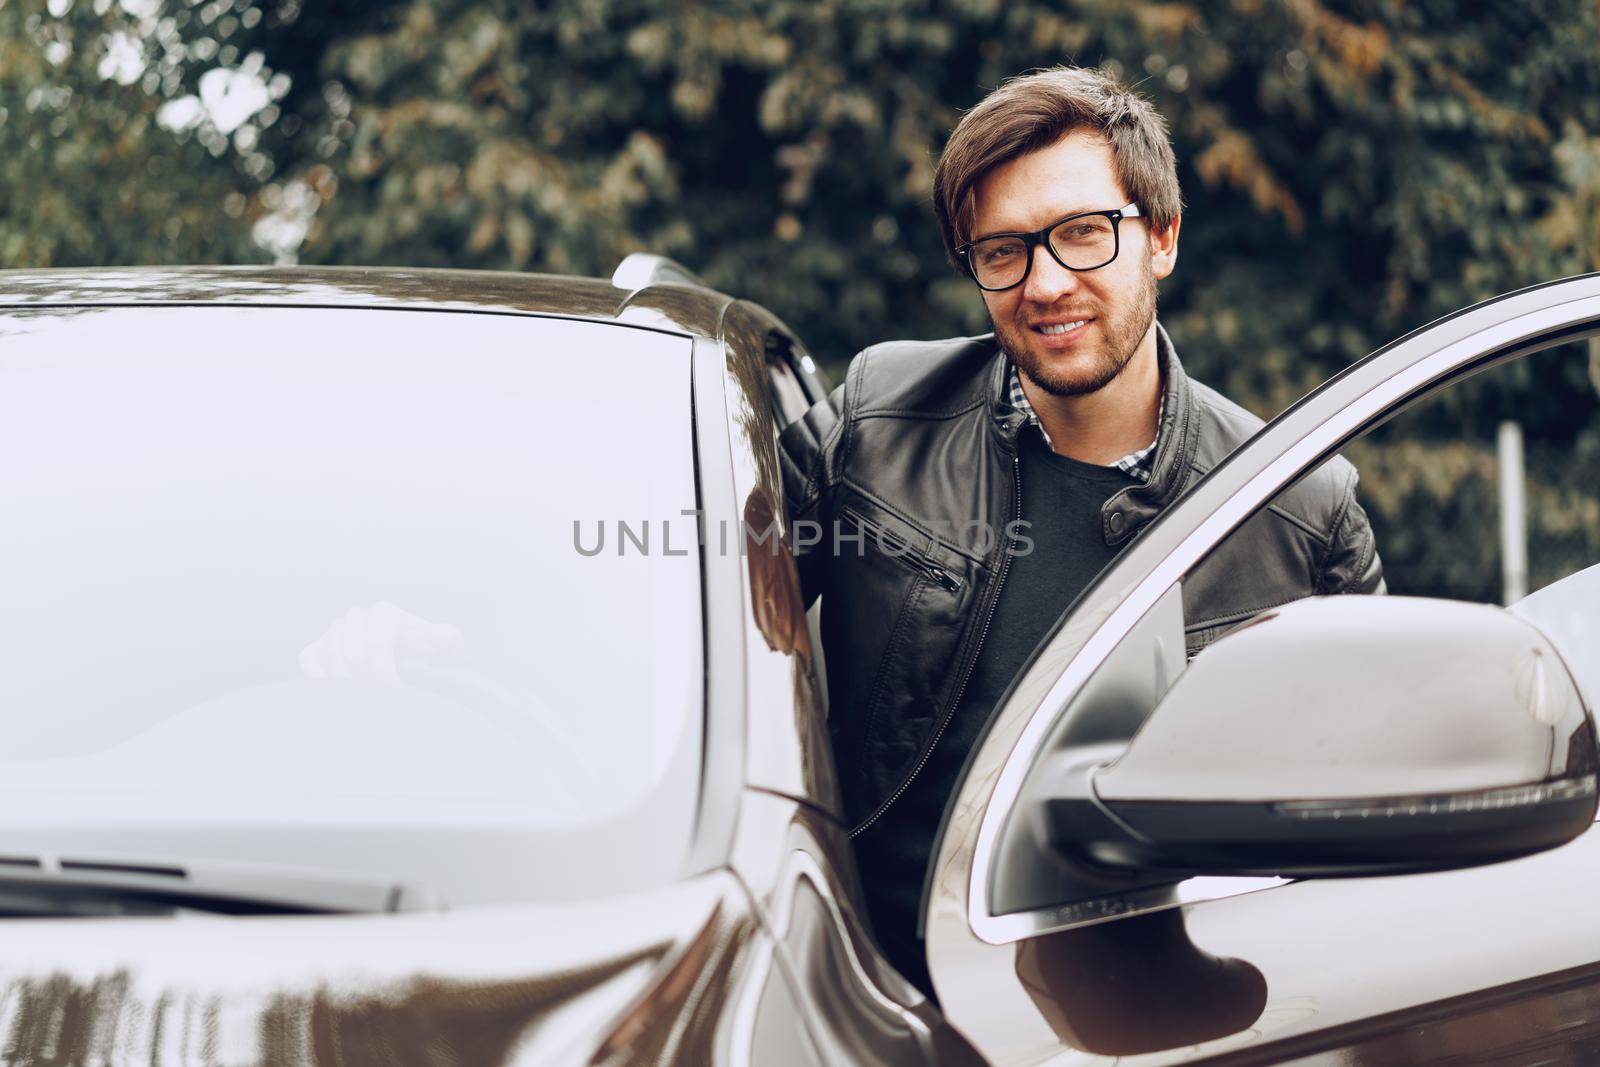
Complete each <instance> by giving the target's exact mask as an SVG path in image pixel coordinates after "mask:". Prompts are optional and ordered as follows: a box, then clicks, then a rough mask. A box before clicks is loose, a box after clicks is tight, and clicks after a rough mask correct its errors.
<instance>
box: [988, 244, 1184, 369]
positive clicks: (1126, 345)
mask: <svg viewBox="0 0 1600 1067" xmlns="http://www.w3.org/2000/svg"><path fill="white" fill-rule="evenodd" d="M1155 317H1156V277H1155V273H1154V271H1152V270H1151V268H1150V265H1149V264H1148V263H1146V264H1145V265H1144V277H1143V278H1142V279H1141V284H1140V286H1139V291H1138V294H1137V295H1136V296H1135V298H1134V301H1133V303H1132V304H1130V305H1129V306H1128V308H1127V311H1126V312H1125V313H1124V314H1122V315H1114V314H1113V315H1101V316H1099V317H1097V318H1096V320H1095V323H1096V325H1097V326H1098V327H1099V328H1100V329H1101V330H1102V331H1103V333H1104V335H1105V343H1104V346H1103V347H1101V348H1100V349H1099V350H1098V351H1095V352H1092V353H1083V354H1081V355H1078V356H1075V357H1074V359H1073V363H1074V364H1075V365H1074V366H1067V367H1052V366H1050V365H1048V364H1047V363H1046V362H1045V361H1044V360H1043V359H1041V358H1040V357H1039V356H1038V354H1037V353H1035V352H1034V351H1033V349H1032V347H1031V346H1030V345H1029V344H1028V343H1027V342H1028V338H1029V337H1030V336H1031V335H1032V333H1033V331H1032V330H1030V329H1029V328H1028V327H1026V326H1023V325H1019V324H1018V323H1016V322H1010V323H1007V324H1006V325H1005V326H1004V327H1002V326H1001V325H1000V324H999V323H998V322H995V321H994V318H993V316H991V317H990V320H989V321H990V324H991V325H992V326H993V327H994V333H995V339H996V340H997V341H999V343H1000V348H1001V349H1002V350H1003V351H1004V352H1005V354H1006V355H1008V356H1010V357H1011V361H1012V362H1013V363H1015V364H1016V365H1017V367H1018V368H1019V369H1020V370H1021V371H1022V373H1023V374H1025V375H1027V376H1028V379H1029V380H1030V381H1032V382H1033V384H1035V385H1037V386H1038V387H1039V388H1040V389H1043V390H1044V391H1045V392H1047V393H1049V394H1051V395H1052V396H1086V395H1088V394H1090V393H1096V392H1099V391H1100V390H1101V389H1104V388H1105V387H1106V386H1108V385H1110V384H1111V383H1112V382H1114V381H1116V379H1117V375H1119V374H1121V373H1122V370H1123V368H1124V367H1126V366H1127V365H1128V364H1129V362H1131V361H1132V359H1133V357H1134V354H1135V353H1136V352H1138V351H1139V343H1140V342H1141V341H1143V340H1144V337H1145V334H1147V333H1149V332H1150V324H1151V323H1152V322H1154V321H1155Z"/></svg>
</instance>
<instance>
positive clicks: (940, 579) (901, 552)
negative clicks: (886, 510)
mask: <svg viewBox="0 0 1600 1067" xmlns="http://www.w3.org/2000/svg"><path fill="white" fill-rule="evenodd" d="M843 513H844V515H845V517H846V518H850V519H854V520H855V521H856V523H857V524H858V525H859V526H860V527H861V529H862V532H863V533H870V534H871V535H872V538H873V539H874V540H875V541H876V542H877V543H878V547H879V548H880V549H882V550H883V554H884V555H885V556H888V557H889V558H891V559H897V560H899V561H900V562H902V563H904V564H905V565H906V566H908V567H910V568H911V569H912V570H915V571H919V572H921V573H922V574H925V575H927V576H928V578H929V579H930V580H931V581H933V582H934V583H935V584H936V585H938V586H940V587H941V588H943V589H944V590H945V591H947V592H951V593H954V592H958V591H959V590H960V589H961V579H960V578H958V577H957V576H956V575H954V574H951V573H950V572H949V571H947V570H945V569H944V568H943V567H941V566H939V564H937V563H935V562H934V561H933V560H931V559H929V558H928V557H927V556H925V555H923V554H922V553H920V552H918V551H917V550H916V549H915V548H914V547H912V546H911V544H910V543H908V542H907V541H906V539H905V538H903V537H901V536H900V535H899V534H897V533H895V532H894V531H893V530H890V529H889V528H887V527H885V526H881V525H879V524H878V523H875V522H873V521H872V520H871V519H869V518H867V517H866V516H865V515H863V514H861V512H859V511H857V510H856V509H855V508H852V507H845V508H844V509H843ZM889 545H893V546H895V551H892V552H891V551H890V550H889V548H888V547H887V546H889Z"/></svg>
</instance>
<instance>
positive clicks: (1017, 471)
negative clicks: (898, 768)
mask: <svg viewBox="0 0 1600 1067" xmlns="http://www.w3.org/2000/svg"><path fill="white" fill-rule="evenodd" d="M1011 485H1012V493H1011V496H1012V500H1013V501H1014V502H1015V506H1014V507H1013V509H1012V511H1013V516H1014V520H1015V521H1016V522H1021V521H1022V461H1021V460H1020V459H1019V458H1017V457H1016V456H1012V457H1011ZM1015 547H1016V540H1015V538H1012V539H1011V542H1010V544H1009V545H1008V546H1007V551H1006V555H1005V559H1003V560H1001V561H1000V573H999V574H998V575H997V576H996V577H995V583H994V596H993V597H991V598H990V600H989V611H988V613H987V614H986V615H985V616H984V619H983V629H982V630H980V631H979V632H978V643H977V644H976V645H974V646H973V649H972V656H971V657H970V658H969V659H968V660H967V666H966V670H965V671H964V672H963V673H962V675H961V683H960V684H959V685H957V686H956V692H955V698H954V699H952V700H951V701H950V704H949V706H948V707H946V708H945V710H944V714H943V715H941V716H940V717H939V725H938V726H936V727H934V731H933V737H932V738H931V739H929V741H928V743H927V744H926V745H925V746H923V749H922V755H920V756H918V757H917V763H916V766H914V767H912V768H911V773H910V774H908V775H906V777H905V778H904V780H902V781H901V783H900V784H899V786H897V787H896V788H895V791H894V792H893V793H890V794H889V798H888V799H887V800H885V801H884V802H883V803H882V804H879V805H878V810H877V811H875V812H873V813H872V814H871V815H868V816H867V817H866V819H865V820H864V821H863V822H862V823H861V825H860V826H857V827H856V828H855V829H854V830H851V831H850V835H849V836H850V837H851V838H852V839H854V838H856V837H859V836H860V835H861V834H862V833H864V832H865V831H866V829H867V828H868V827H869V826H871V825H872V824H873V823H875V822H877V821H878V820H879V819H881V818H882V817H883V813H884V812H886V811H888V810H889V807H890V805H892V804H893V803H894V802H895V801H896V800H899V799H900V797H901V796H902V795H903V794H904V793H905V791H906V790H907V789H909V788H910V787H911V783H912V782H913V781H915V780H916V777H917V775H918V774H921V773H922V768H923V767H924V766H926V765H927V763H928V759H929V757H931V756H932V755H933V749H934V746H935V745H937V744H938V743H939V738H941V737H943V736H944V732H945V729H946V728H947V727H948V726H949V725H950V720H951V719H952V718H954V717H955V713H956V709H957V708H959V707H960V706H961V698H962V697H963V696H965V695H966V693H967V683H968V682H970V681H971V680H972V672H973V671H974V670H976V669H977V667H978V655H979V653H981V652H982V651H983V642H984V641H985V640H986V639H987V638H988V636H989V626H990V624H992V623H993V622H994V613H995V610H996V609H997V608H999V606H1000V590H1001V589H1002V588H1003V587H1004V586H1005V584H1006V573H1007V572H1008V571H1010V570H1011V551H1010V550H1011V549H1012V548H1015Z"/></svg>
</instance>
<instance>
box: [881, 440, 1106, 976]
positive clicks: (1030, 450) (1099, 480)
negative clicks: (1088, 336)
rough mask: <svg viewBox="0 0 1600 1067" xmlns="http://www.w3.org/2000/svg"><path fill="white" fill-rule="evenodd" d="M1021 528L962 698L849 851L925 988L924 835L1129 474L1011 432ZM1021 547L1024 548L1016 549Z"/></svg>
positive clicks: (1084, 570)
mask: <svg viewBox="0 0 1600 1067" xmlns="http://www.w3.org/2000/svg"><path fill="white" fill-rule="evenodd" d="M1018 453H1019V459H1020V461H1021V466H1020V469H1021V482H1022V486H1021V491H1022V517H1023V520H1024V521H1025V522H1026V523H1027V524H1028V525H1027V526H1025V527H1024V528H1023V532H1024V533H1025V534H1026V536H1027V537H1028V538H1031V539H1032V542H1033V545H1032V551H1028V546H1027V542H1026V541H1024V542H1021V544H1020V547H1019V548H1018V550H1017V552H1016V553H1015V554H1013V555H1012V557H1011V564H1010V569H1009V570H1008V571H1007V572H1006V578H1005V584H1004V585H1003V586H1002V587H1001V589H1000V599H999V601H998V603H997V604H996V606H995V611H994V617H993V619H992V621H991V622H990V625H989V633H988V636H987V637H985V638H984V641H983V647H982V648H980V649H979V651H978V662H977V664H976V665H975V666H974V667H973V670H972V675H971V677H970V678H969V679H968V680H967V688H966V691H965V692H964V693H963V695H962V699H961V704H960V706H959V707H957V708H956V711H955V714H954V715H952V716H951V718H950V722H949V724H948V725H947V726H946V727H945V730H944V733H943V734H941V735H940V736H939V739H938V741H937V742H936V743H935V744H934V747H933V751H932V753H931V754H930V755H929V756H928V761H927V763H926V764H925V765H924V766H923V768H922V770H921V771H920V772H918V774H917V776H916V777H915V778H914V779H913V780H912V782H911V785H910V786H909V787H908V788H907V789H906V791H905V793H904V794H903V795H902V796H901V797H900V799H898V800H896V801H895V802H894V803H893V804H892V805H890V807H889V810H888V811H886V812H885V813H884V814H883V816H882V817H881V818H880V819H879V820H878V821H877V822H875V823H873V824H872V825H871V826H870V827H868V828H867V829H866V830H865V831H863V832H862V834H861V835H860V836H859V837H858V838H856V841H855V844H856V857H857V863H858V866H859V868H860V871H861V880H862V883H863V886H864V888H865V890H866V896H867V908H868V911H869V912H870V914H871V919H872V925H873V930H874V932H875V933H876V934H877V937H878V942H879V944H880V945H882V946H883V949H884V951H885V952H886V953H887V954H888V956H889V959H890V961H891V962H893V963H894V964H895V966H897V967H898V968H899V969H900V971H901V972H902V973H903V974H905V976H906V977H907V978H910V979H911V980H912V981H913V982H915V983H916V984H917V985H918V986H920V987H921V988H922V990H923V992H925V993H927V994H928V995H929V996H932V995H933V989H932V983H931V982H930V981H929V979H928V970H927V962H926V959H925V955H924V952H923V948H922V941H921V939H920V938H918V937H917V919H918V913H919V911H920V908H921V901H922V890H923V883H924V881H925V879H926V873H927V869H928V864H929V862H930V861H931V860H932V858H933V857H932V851H933V839H934V835H935V834H937V833H938V830H939V823H940V820H941V819H942V818H943V817H944V809H945V804H946V803H947V802H948V801H949V799H950V794H951V791H952V790H953V789H954V788H955V784H956V781H957V780H958V778H959V776H960V774H961V769H962V767H963V766H964V765H965V763H966V759H967V755H968V753H970V752H971V750H972V749H973V748H974V747H975V746H976V744H977V741H978V738H979V736H980V735H981V734H982V732H983V729H984V726H985V725H986V724H987V723H988V721H989V715H990V713H991V712H993V710H994V707H995V703H996V702H997V701H998V700H999V698H1000V695H1001V694H1002V693H1003V692H1005V689H1006V686H1007V685H1008V684H1009V683H1010V682H1011V679H1012V678H1013V677H1014V676H1015V675H1016V673H1017V671H1018V670H1019V669H1020V668H1021V667H1022V665H1023V663H1024V662H1025V661H1026V660H1027V658H1028V656H1029V654H1030V653H1032V652H1033V650H1034V648H1035V646H1037V645H1038V643H1039V641H1040V640H1041V639H1042V638H1043V637H1044V635H1045V634H1046V633H1048V632H1049V630H1050V627H1051V626H1052V625H1054V623H1055V621H1056V620H1057V619H1058V618H1060V616H1061V613H1062V612H1063V611H1065V610H1066V608H1067V606H1068V605H1070V604H1071V603H1072V601H1073V600H1075V599H1076V598H1077V596H1078V594H1079V593H1081V592H1082V591H1083V590H1084V587H1085V586H1087V585H1088V584H1089V582H1090V580H1091V579H1093V578H1094V576H1095V575H1096V574H1098V573H1099V572H1100V570H1101V568H1103V567H1104V566H1105V565H1106V564H1107V563H1109V562H1111V560H1112V559H1113V558H1114V557H1115V556H1116V552H1117V550H1116V549H1113V548H1111V547H1110V546H1108V545H1107V544H1106V543H1105V538H1104V534H1103V533H1102V530H1101V513H1100V509H1101V506H1102V505H1104V504H1105V502H1106V500H1107V499H1108V498H1110V496H1111V495H1112V494H1113V493H1115V492H1117V491H1118V490H1120V489H1122V488H1124V487H1125V486H1129V485H1133V484H1136V482H1135V480H1134V479H1133V477H1132V476H1130V475H1128V474H1126V473H1124V472H1123V471H1121V470H1119V469H1117V468H1115V467H1099V466H1094V465H1092V464H1087V463H1080V462H1078V461H1077V460H1073V459H1068V458H1067V457H1065V456H1058V455H1056V454H1055V453H1054V452H1051V451H1050V450H1049V448H1048V447H1047V446H1046V445H1045V443H1044V441H1043V439H1042V438H1041V437H1040V436H1039V434H1038V433H1036V432H1032V431H1024V432H1023V433H1022V434H1020V435H1019V437H1018ZM1024 553H1026V554H1024Z"/></svg>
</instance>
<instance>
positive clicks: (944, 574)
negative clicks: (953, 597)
mask: <svg viewBox="0 0 1600 1067" xmlns="http://www.w3.org/2000/svg"><path fill="white" fill-rule="evenodd" d="M922 571H923V573H924V574H926V575H927V576H928V577H929V578H932V579H933V580H934V581H935V582H937V583H939V585H941V586H942V587H944V589H945V591H947V592H951V593H956V592H959V591H960V590H961V579H960V578H957V577H956V576H955V575H953V574H951V573H950V572H949V571H947V570H945V569H944V568H943V567H940V566H938V565H937V564H935V563H923V564H922Z"/></svg>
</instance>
